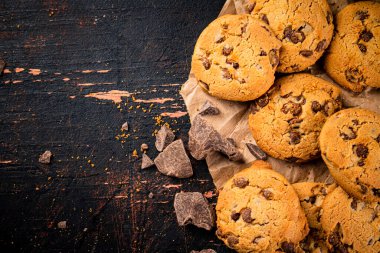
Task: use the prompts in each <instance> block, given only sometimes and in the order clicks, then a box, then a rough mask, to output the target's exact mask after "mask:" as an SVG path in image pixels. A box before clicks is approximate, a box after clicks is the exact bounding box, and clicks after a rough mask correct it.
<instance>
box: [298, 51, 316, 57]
mask: <svg viewBox="0 0 380 253" xmlns="http://www.w3.org/2000/svg"><path fill="white" fill-rule="evenodd" d="M300 55H302V56H303V57H310V56H312V55H313V51H311V50H301V51H300Z"/></svg>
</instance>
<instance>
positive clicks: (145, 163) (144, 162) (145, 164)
mask: <svg viewBox="0 0 380 253" xmlns="http://www.w3.org/2000/svg"><path fill="white" fill-rule="evenodd" d="M153 165H154V162H153V161H152V159H150V157H149V156H148V155H147V154H145V153H143V154H142V159H141V169H146V168H149V167H152V166H153Z"/></svg>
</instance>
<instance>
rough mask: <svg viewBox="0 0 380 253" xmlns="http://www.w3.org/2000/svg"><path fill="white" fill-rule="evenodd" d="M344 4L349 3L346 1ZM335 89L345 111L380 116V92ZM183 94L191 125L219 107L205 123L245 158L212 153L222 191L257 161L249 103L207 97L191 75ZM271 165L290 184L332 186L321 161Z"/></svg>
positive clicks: (231, 9)
mask: <svg viewBox="0 0 380 253" xmlns="http://www.w3.org/2000/svg"><path fill="white" fill-rule="evenodd" d="M235 2H236V6H237V7H239V3H240V2H241V0H235V1H233V0H227V1H226V3H225V5H224V6H223V8H222V10H221V12H220V14H219V16H221V15H225V14H236V13H237V8H236V7H235ZM334 2H335V3H336V2H339V0H334ZM344 2H345V3H346V2H347V1H344ZM238 11H239V12H240V11H241V9H238ZM307 72H309V73H311V74H314V75H316V76H319V77H321V78H324V79H326V80H328V81H330V82H332V83H333V81H332V80H331V79H330V78H329V77H328V76H327V75H326V74H325V73H324V71H323V69H322V68H321V67H320V66H318V65H314V66H312V67H310V68H309V69H308V71H307ZM334 84H335V83H334ZM335 85H336V86H337V87H339V88H340V89H341V90H342V99H343V104H344V106H345V107H354V106H357V107H361V108H366V109H369V110H372V111H375V112H377V113H380V103H379V101H380V91H379V90H378V89H373V88H368V89H366V90H365V91H363V92H362V93H361V94H354V93H352V92H349V91H347V90H344V89H343V88H341V87H340V86H339V85H337V84H335ZM180 94H181V95H182V97H183V99H184V101H185V104H186V107H187V110H188V112H189V116H190V121H192V120H193V118H194V117H195V116H196V115H197V113H198V111H199V109H200V108H201V106H202V105H203V104H204V103H205V101H206V100H209V101H210V102H212V103H213V104H214V105H215V106H217V107H218V108H219V110H220V114H219V115H209V116H205V117H204V119H206V120H207V121H208V123H210V124H211V125H212V126H213V127H214V128H215V129H216V130H217V131H218V132H219V133H220V134H221V135H222V136H223V137H226V138H227V137H229V138H233V139H234V140H235V142H236V144H237V147H238V148H239V150H240V151H241V152H242V154H243V157H244V159H243V160H244V162H242V163H239V162H231V161H229V160H228V159H227V158H226V157H225V156H222V155H221V154H219V153H218V152H213V153H211V154H209V155H208V156H207V157H206V163H207V166H208V169H209V171H210V174H211V176H212V178H213V181H214V184H215V186H216V188H218V189H219V188H220V187H221V186H223V184H224V183H225V182H226V181H227V180H228V179H229V178H231V177H232V176H233V175H234V174H235V173H236V172H238V171H240V170H242V169H244V168H246V167H249V165H250V164H251V163H252V162H253V161H254V160H256V158H255V157H254V156H253V155H252V154H251V153H250V152H249V150H248V148H247V146H246V143H247V142H251V143H256V142H255V140H254V139H253V137H252V135H251V133H250V131H249V128H248V115H249V110H248V109H249V103H240V102H232V101H226V100H220V99H217V98H215V97H212V96H210V95H208V94H207V93H206V92H204V91H203V90H202V88H200V87H199V86H198V85H197V80H196V79H195V77H194V75H192V74H190V75H189V79H188V80H187V81H186V82H185V83H184V84H183V85H182V88H181V92H180ZM268 162H269V163H270V164H271V165H272V167H273V169H274V170H276V171H278V172H279V173H281V174H282V175H284V176H285V177H286V178H287V179H288V180H289V181H290V182H291V183H295V182H304V181H315V182H333V179H332V177H331V175H330V173H329V171H328V169H327V167H326V165H325V164H324V162H323V161H322V159H321V158H319V159H317V160H313V161H310V162H308V163H304V164H296V163H288V162H285V161H282V160H279V159H275V158H272V157H269V158H268Z"/></svg>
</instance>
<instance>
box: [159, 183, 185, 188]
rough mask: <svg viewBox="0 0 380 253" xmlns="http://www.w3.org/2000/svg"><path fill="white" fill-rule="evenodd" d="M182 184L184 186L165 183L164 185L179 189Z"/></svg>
mask: <svg viewBox="0 0 380 253" xmlns="http://www.w3.org/2000/svg"><path fill="white" fill-rule="evenodd" d="M181 186H182V184H164V185H163V186H162V187H164V188H166V189H170V188H176V189H179V188H180V187H181Z"/></svg>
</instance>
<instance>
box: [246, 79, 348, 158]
mask: <svg viewBox="0 0 380 253" xmlns="http://www.w3.org/2000/svg"><path fill="white" fill-rule="evenodd" d="M340 108H341V99H340V91H339V89H338V88H336V87H335V86H333V85H332V84H331V83H329V82H327V81H325V80H323V79H321V78H318V77H315V76H313V75H310V74H294V75H291V76H286V77H283V78H280V79H277V80H276V82H275V86H273V88H271V89H270V91H269V92H268V93H267V94H265V95H264V96H262V97H261V98H259V99H257V100H255V101H254V103H253V105H252V106H251V114H250V116H249V127H250V130H251V132H252V135H253V137H254V139H255V140H256V143H257V145H258V146H259V147H260V148H261V149H262V150H264V151H265V152H266V153H267V154H269V155H271V156H272V157H275V158H279V159H282V160H287V161H290V162H305V161H308V160H311V159H314V158H316V157H318V156H319V144H318V136H319V132H320V130H321V128H322V126H323V124H324V122H325V121H326V118H327V117H328V116H330V115H332V114H333V113H334V112H336V111H338V110H339V109H340Z"/></svg>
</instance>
